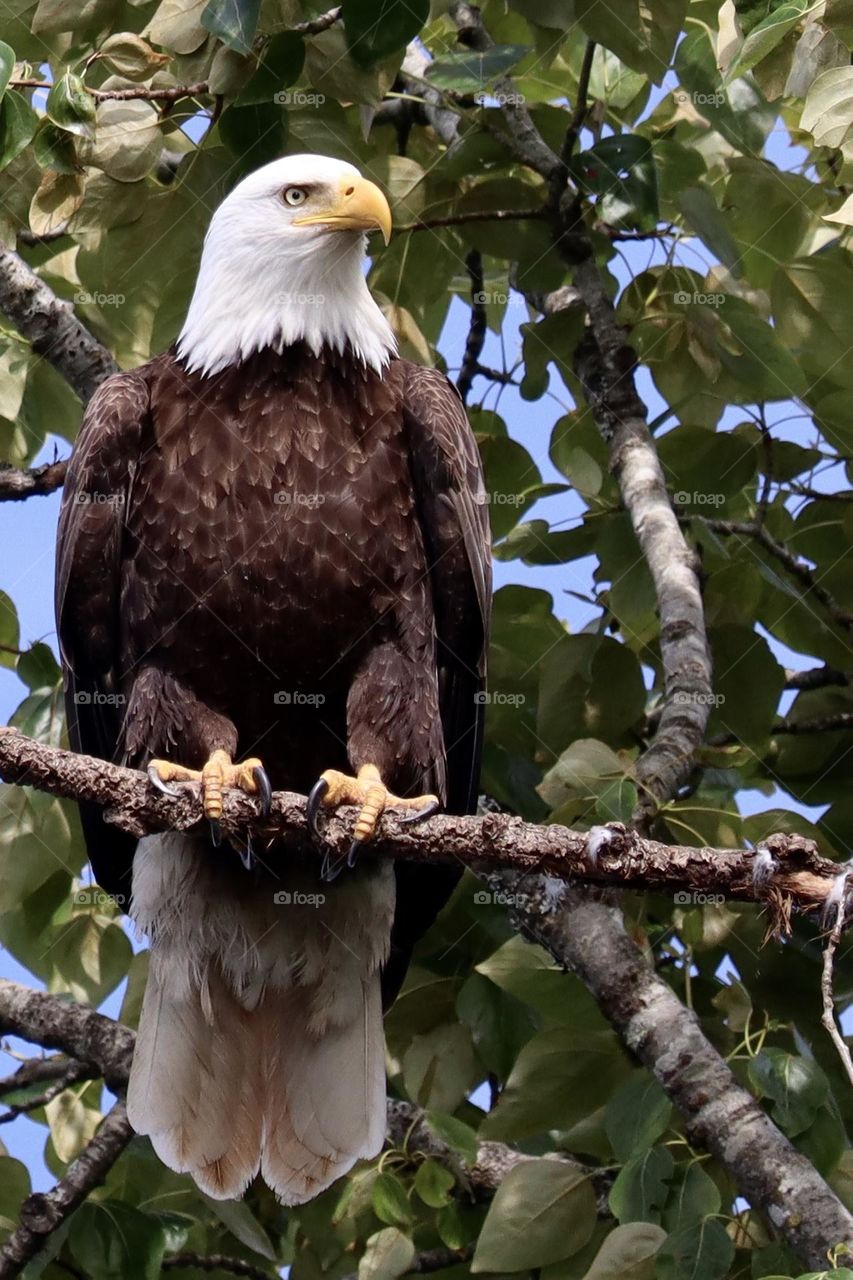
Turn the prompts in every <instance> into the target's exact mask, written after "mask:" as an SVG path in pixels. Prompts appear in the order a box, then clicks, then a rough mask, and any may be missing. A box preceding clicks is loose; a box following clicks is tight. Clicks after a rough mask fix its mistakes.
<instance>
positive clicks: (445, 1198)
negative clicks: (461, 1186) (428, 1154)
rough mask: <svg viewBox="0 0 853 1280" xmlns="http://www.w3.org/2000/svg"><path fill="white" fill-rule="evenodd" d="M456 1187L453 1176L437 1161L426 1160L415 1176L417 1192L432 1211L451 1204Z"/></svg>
mask: <svg viewBox="0 0 853 1280" xmlns="http://www.w3.org/2000/svg"><path fill="white" fill-rule="evenodd" d="M455 1185H456V1179H455V1178H454V1176H453V1174H452V1173H451V1172H450V1170H449V1169H446V1168H445V1167H444V1165H443V1164H439V1163H438V1161H437V1160H424V1162H423V1164H422V1165H419V1167H418V1171H417V1173H416V1174H415V1191H417V1193H418V1195H419V1196H420V1198H421V1199H422V1200H423V1202H424V1204H427V1205H429V1207H430V1208H431V1209H441V1208H443V1207H444V1206H445V1205H446V1204H449V1203H450V1200H451V1192H452V1191H453V1188H454V1186H455Z"/></svg>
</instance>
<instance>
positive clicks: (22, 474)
mask: <svg viewBox="0 0 853 1280" xmlns="http://www.w3.org/2000/svg"><path fill="white" fill-rule="evenodd" d="M67 467H68V463H67V462H66V461H65V460H64V459H63V460H62V461H61V462H46V463H45V464H44V466H41V467H28V468H26V469H22V468H20V467H13V466H10V465H9V463H7V462H0V502H21V501H22V500H23V499H24V498H31V497H33V495H35V494H46V493H53V492H54V491H55V490H56V489H61V488H62V485H63V484H64V483H65V472H66V469H67Z"/></svg>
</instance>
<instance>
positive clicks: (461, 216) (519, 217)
mask: <svg viewBox="0 0 853 1280" xmlns="http://www.w3.org/2000/svg"><path fill="white" fill-rule="evenodd" d="M545 216H546V213H545V210H544V209H543V208H530V209H469V210H467V211H463V212H461V213H449V214H447V215H446V216H445V217H440V218H418V220H417V221H416V222H404V223H402V224H401V225H400V226H397V227H395V228H394V232H395V234H396V233H399V232H401V231H433V230H435V229H436V228H439V227H461V226H464V225H465V223H469V222H530V221H537V220H541V219H542V218H544V217H545Z"/></svg>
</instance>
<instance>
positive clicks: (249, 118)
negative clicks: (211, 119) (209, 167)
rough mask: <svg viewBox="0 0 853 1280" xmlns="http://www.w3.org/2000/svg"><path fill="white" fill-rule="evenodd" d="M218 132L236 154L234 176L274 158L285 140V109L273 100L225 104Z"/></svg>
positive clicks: (279, 152) (280, 151)
mask: <svg viewBox="0 0 853 1280" xmlns="http://www.w3.org/2000/svg"><path fill="white" fill-rule="evenodd" d="M219 136H220V138H221V139H222V141H223V142H224V143H225V146H226V147H227V148H228V150H229V151H230V152H232V154H233V155H234V156H236V157H237V162H236V164H235V177H238V178H239V177H241V176H244V175H245V174H246V173H249V172H250V171H251V170H252V169H256V168H258V167H260V166H261V165H264V164H268V163H269V162H270V161H271V160H276V159H277V158H278V157H279V156H280V155H281V153H282V152H283V151H284V149H285V144H286V141H287V112H286V111H285V110H283V109H282V107H281V106H280V105H279V104H278V103H275V102H266V103H257V104H255V105H254V106H248V107H238V106H233V107H228V108H227V110H226V111H224V112H223V113H222V119H221V120H220V121H219Z"/></svg>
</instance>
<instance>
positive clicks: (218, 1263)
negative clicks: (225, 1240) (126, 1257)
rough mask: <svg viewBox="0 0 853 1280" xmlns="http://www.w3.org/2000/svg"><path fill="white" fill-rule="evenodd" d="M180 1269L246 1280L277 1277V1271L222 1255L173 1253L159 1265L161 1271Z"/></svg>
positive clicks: (242, 1259) (269, 1279) (273, 1278)
mask: <svg viewBox="0 0 853 1280" xmlns="http://www.w3.org/2000/svg"><path fill="white" fill-rule="evenodd" d="M180 1267H193V1268H195V1269H196V1270H197V1271H224V1272H225V1273H226V1274H227V1275H229V1276H248V1280H276V1278H277V1276H278V1275H279V1272H278V1271H265V1270H264V1268H263V1267H259V1266H256V1265H255V1263H254V1262H248V1261H247V1260H246V1259H245V1258H231V1257H229V1256H228V1255H227V1254H224V1253H174V1254H172V1256H171V1257H170V1258H164V1259H163V1261H162V1263H161V1264H160V1269H161V1271H177V1270H178V1269H179V1268H180Z"/></svg>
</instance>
